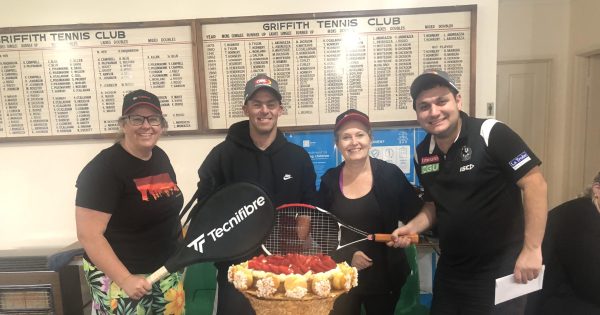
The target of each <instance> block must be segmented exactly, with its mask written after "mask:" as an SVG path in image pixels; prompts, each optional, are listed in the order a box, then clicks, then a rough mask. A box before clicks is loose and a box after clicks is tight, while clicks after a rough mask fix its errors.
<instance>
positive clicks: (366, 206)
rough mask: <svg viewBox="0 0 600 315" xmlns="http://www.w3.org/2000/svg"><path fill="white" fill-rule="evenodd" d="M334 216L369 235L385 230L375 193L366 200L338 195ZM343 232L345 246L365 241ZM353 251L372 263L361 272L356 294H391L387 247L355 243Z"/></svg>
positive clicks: (353, 234) (333, 209)
mask: <svg viewBox="0 0 600 315" xmlns="http://www.w3.org/2000/svg"><path fill="white" fill-rule="evenodd" d="M331 212H332V213H333V214H335V215H336V216H337V217H338V218H340V219H341V220H343V221H344V223H346V224H348V225H350V226H353V227H356V228H358V229H361V230H363V231H365V232H367V233H379V232H381V231H384V230H385V227H384V218H383V212H382V210H381V208H380V207H379V203H378V202H377V199H376V198H375V195H374V194H373V191H372V190H371V191H369V193H368V194H366V195H365V196H362V197H360V198H356V199H349V198H347V197H346V196H344V195H343V194H342V193H339V194H337V195H336V197H335V199H334V200H333V203H332V206H331ZM341 231H342V235H341V244H342V245H343V244H346V243H349V242H352V241H356V240H358V239H362V238H364V236H362V235H358V234H356V233H355V232H351V231H348V230H346V229H345V228H342V229H341ZM352 248H353V250H354V251H358V250H360V251H362V252H363V253H365V255H367V256H368V257H369V258H371V259H372V260H373V265H372V266H371V267H369V268H365V269H363V270H360V271H359V272H358V277H359V278H360V281H359V283H358V287H357V288H356V289H355V290H357V291H358V292H361V293H363V294H376V293H383V292H389V291H390V289H391V284H390V281H392V280H391V279H390V278H389V274H388V270H387V255H386V253H387V252H386V245H385V244H384V243H376V242H369V241H362V242H359V243H356V244H355V245H354V246H353V247H352ZM352 254H354V253H352ZM348 263H351V261H348Z"/></svg>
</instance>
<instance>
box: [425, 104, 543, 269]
mask: <svg viewBox="0 0 600 315" xmlns="http://www.w3.org/2000/svg"><path fill="white" fill-rule="evenodd" d="M461 118H462V126H461V131H460V135H459V137H458V138H457V140H456V141H455V142H454V143H453V144H452V146H451V147H450V149H449V150H448V152H447V154H444V153H443V152H442V151H441V150H440V149H439V148H438V147H437V145H436V144H435V141H434V139H433V138H432V137H431V135H427V136H426V137H425V139H424V140H423V141H422V142H421V143H420V144H419V145H418V147H417V156H416V157H415V166H416V168H415V169H416V171H417V174H418V176H419V180H420V182H421V184H422V185H423V187H424V189H425V197H424V198H425V200H426V201H434V202H435V206H436V219H437V224H438V225H437V226H438V231H439V237H440V247H441V249H442V256H443V260H444V262H445V263H446V264H447V265H448V266H452V267H453V268H454V270H457V271H462V272H485V271H493V270H494V268H496V267H497V266H496V265H495V263H497V262H498V259H497V257H498V255H501V253H503V252H504V251H505V249H506V248H507V247H509V246H514V245H515V244H522V242H523V237H524V236H523V233H524V212H523V203H522V200H521V190H520V188H519V187H518V186H517V185H516V182H517V181H518V180H519V179H520V178H521V177H523V176H524V175H525V174H526V173H527V172H528V171H530V170H531V169H532V168H533V167H535V166H537V165H539V164H540V163H541V162H540V161H539V159H538V158H537V157H536V156H535V155H534V154H533V152H532V151H531V150H530V149H529V147H527V145H526V144H525V142H524V141H523V140H522V139H521V138H520V137H519V136H518V135H517V134H516V133H515V132H514V131H512V130H511V129H510V128H509V127H508V126H506V125H505V124H502V123H500V122H498V121H496V120H492V119H489V120H483V119H477V118H471V117H468V116H467V115H466V114H465V113H463V112H461Z"/></svg>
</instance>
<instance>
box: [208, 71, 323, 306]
mask: <svg viewBox="0 0 600 315" xmlns="http://www.w3.org/2000/svg"><path fill="white" fill-rule="evenodd" d="M243 110H244V114H245V115H246V116H248V120H244V121H240V122H238V123H235V124H233V125H231V126H230V127H229V131H228V133H227V137H226V138H225V141H223V142H221V143H220V144H218V145H217V146H216V147H215V148H213V149H212V151H211V152H210V153H209V154H208V156H207V157H206V159H205V160H204V162H203V163H202V166H200V169H199V170H198V175H199V176H200V182H199V183H198V192H199V199H200V200H201V199H202V198H204V197H205V196H208V195H209V194H210V193H211V192H212V191H214V190H215V189H216V188H218V187H219V186H222V185H224V184H228V183H233V182H240V181H246V182H252V183H255V184H258V185H260V186H261V187H262V188H263V189H265V191H266V192H267V193H268V194H269V196H270V197H271V200H272V201H273V205H275V206H276V207H277V206H279V205H282V204H284V203H314V201H315V198H316V189H315V179H316V175H315V170H314V167H313V164H312V161H311V160H310V157H309V155H308V153H306V151H305V150H304V149H302V148H301V147H299V146H297V145H295V144H293V143H290V142H288V141H287V140H286V139H285V137H284V136H283V134H282V133H281V131H279V130H278V129H277V119H278V118H279V116H281V115H282V113H283V106H282V104H281V93H280V92H279V85H278V84H277V81H275V80H273V79H272V78H270V77H268V76H267V75H265V74H259V75H257V76H256V77H254V78H252V79H250V81H248V82H247V83H246V89H245V92H244V106H243ZM258 253H259V250H257V251H256V252H255V253H253V254H252V255H249V256H248V257H244V258H242V259H239V260H236V261H227V262H221V263H216V264H215V266H216V267H217V270H218V273H217V284H218V288H217V290H218V296H217V312H216V314H218V315H228V314H236V315H244V314H254V311H253V310H252V307H251V306H250V303H249V302H248V300H247V299H246V298H245V297H244V296H243V295H242V294H241V293H240V292H238V291H237V290H236V289H235V288H234V287H233V285H231V284H230V283H229V282H228V281H227V269H228V268H229V266H230V265H232V264H236V263H239V262H241V261H245V260H248V258H250V257H252V256H255V255H257V254H258Z"/></svg>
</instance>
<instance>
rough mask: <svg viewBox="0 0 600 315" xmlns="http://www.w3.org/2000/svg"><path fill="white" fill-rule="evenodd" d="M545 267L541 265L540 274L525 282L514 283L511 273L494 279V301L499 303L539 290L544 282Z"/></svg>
mask: <svg viewBox="0 0 600 315" xmlns="http://www.w3.org/2000/svg"><path fill="white" fill-rule="evenodd" d="M545 268H546V266H544V265H542V271H541V272H540V275H539V276H538V277H537V278H536V279H533V280H532V281H528V282H527V284H523V283H516V282H515V277H514V275H512V274H510V275H508V276H506V277H502V278H498V279H496V297H495V302H494V303H495V304H499V303H502V302H504V301H508V300H511V299H514V298H516V297H519V296H521V295H525V294H527V293H531V292H533V291H537V290H540V289H541V288H542V285H543V284H544V270H545Z"/></svg>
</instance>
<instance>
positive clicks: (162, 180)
mask: <svg viewBox="0 0 600 315" xmlns="http://www.w3.org/2000/svg"><path fill="white" fill-rule="evenodd" d="M133 181H134V182H135V186H136V187H137V189H138V190H139V191H140V193H141V194H142V200H144V201H149V200H150V199H149V196H152V198H153V199H154V200H158V198H160V197H163V196H164V197H170V196H172V195H173V194H175V193H178V192H179V187H177V184H175V183H174V182H173V180H172V179H171V176H169V173H162V174H158V175H153V176H148V177H144V178H134V179H133Z"/></svg>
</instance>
